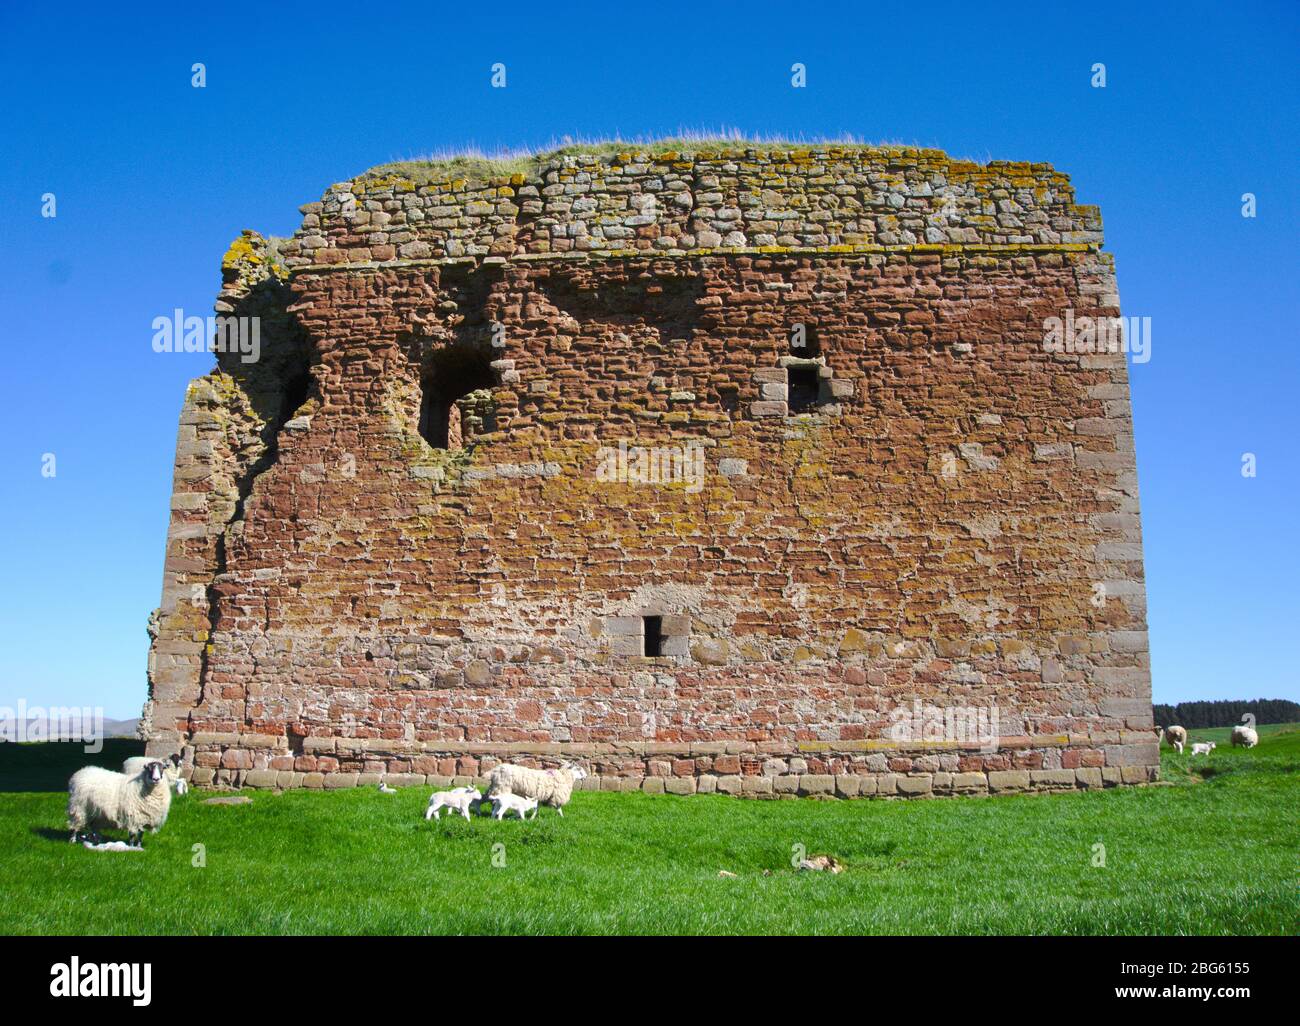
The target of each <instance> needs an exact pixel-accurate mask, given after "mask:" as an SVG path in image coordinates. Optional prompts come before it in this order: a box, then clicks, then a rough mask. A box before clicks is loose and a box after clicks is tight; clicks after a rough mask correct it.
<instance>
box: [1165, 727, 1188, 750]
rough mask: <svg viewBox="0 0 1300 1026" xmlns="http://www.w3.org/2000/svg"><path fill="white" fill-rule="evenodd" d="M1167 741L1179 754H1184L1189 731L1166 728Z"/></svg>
mask: <svg viewBox="0 0 1300 1026" xmlns="http://www.w3.org/2000/svg"><path fill="white" fill-rule="evenodd" d="M1165 740H1166V741H1168V742H1169V743H1170V744H1171V745H1172V746H1173V747H1174V748H1176V749H1178V754H1179V755H1182V754H1183V745H1185V744H1187V731H1186V730H1185V729H1183V728H1182V727H1166V728H1165Z"/></svg>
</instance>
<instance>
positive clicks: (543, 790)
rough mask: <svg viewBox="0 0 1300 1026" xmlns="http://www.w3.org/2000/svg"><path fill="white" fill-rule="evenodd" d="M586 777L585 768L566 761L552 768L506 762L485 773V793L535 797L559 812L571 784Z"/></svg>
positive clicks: (570, 790) (491, 795)
mask: <svg viewBox="0 0 1300 1026" xmlns="http://www.w3.org/2000/svg"><path fill="white" fill-rule="evenodd" d="M586 777H587V774H586V771H585V770H583V769H582V768H581V767H579V766H575V765H573V764H572V763H567V762H566V763H565V764H564V765H563V766H561V767H560V768H559V769H552V770H536V769H529V768H528V767H527V766H511V765H510V764H508V763H507V764H505V765H501V766H497V767H495V768H494V769H493V770H492V772H491V773H489V774H488V797H489V798H492V797H494V796H496V795H499V794H516V795H519V796H520V797H521V798H535V799H537V801H538V802H540V803H541V804H542V805H549V806H551V807H552V808H553V809H555V811H556V812H558V813H559V814H560V815H561V816H563V815H564V806H565V805H567V804H568V803H569V798H571V797H572V796H573V785H574V784H576V783H577V782H578V781H579V780H585V779H586Z"/></svg>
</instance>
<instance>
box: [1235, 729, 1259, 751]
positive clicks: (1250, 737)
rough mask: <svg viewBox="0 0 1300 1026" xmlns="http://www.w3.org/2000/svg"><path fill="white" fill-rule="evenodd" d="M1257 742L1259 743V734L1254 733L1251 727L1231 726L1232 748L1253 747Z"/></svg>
mask: <svg viewBox="0 0 1300 1026" xmlns="http://www.w3.org/2000/svg"><path fill="white" fill-rule="evenodd" d="M1257 744H1259V735H1258V734H1257V733H1255V729H1254V728H1253V727H1233V728H1232V747H1233V748H1254V747H1255V746H1256V745H1257Z"/></svg>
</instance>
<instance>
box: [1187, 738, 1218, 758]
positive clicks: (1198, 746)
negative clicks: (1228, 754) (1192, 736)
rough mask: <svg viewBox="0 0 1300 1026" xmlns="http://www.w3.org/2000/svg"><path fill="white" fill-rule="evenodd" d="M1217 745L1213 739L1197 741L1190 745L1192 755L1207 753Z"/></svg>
mask: <svg viewBox="0 0 1300 1026" xmlns="http://www.w3.org/2000/svg"><path fill="white" fill-rule="evenodd" d="M1216 747H1217V745H1216V744H1215V742H1213V741H1197V742H1195V743H1194V744H1193V745H1192V754H1193V755H1209V754H1210V753H1211V752H1212V751H1214V749H1215V748H1216Z"/></svg>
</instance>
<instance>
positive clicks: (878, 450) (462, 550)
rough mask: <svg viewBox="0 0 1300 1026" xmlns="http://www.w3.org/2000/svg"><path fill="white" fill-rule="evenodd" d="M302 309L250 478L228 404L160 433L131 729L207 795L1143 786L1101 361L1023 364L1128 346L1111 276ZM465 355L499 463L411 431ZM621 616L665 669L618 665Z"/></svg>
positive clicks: (323, 300)
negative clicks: (798, 363) (1109, 338)
mask: <svg viewBox="0 0 1300 1026" xmlns="http://www.w3.org/2000/svg"><path fill="white" fill-rule="evenodd" d="M290 286H291V289H292V295H293V303H292V308H291V309H292V312H293V314H294V315H295V316H296V321H297V326H298V327H299V328H300V329H301V332H302V335H303V336H304V337H305V338H306V339H307V340H308V343H309V349H310V352H311V354H312V355H311V364H312V366H311V379H312V387H311V393H310V398H309V401H308V402H307V404H306V405H305V406H303V407H302V408H300V409H298V410H297V411H294V412H296V413H297V416H296V417H294V419H292V420H290V421H289V422H288V423H287V424H285V425H284V426H283V427H282V428H280V430H279V431H278V432H276V433H275V437H274V438H273V440H272V442H271V443H270V444H269V445H268V444H267V443H266V442H265V441H260V442H258V443H257V444H256V445H254V444H252V443H249V442H248V438H249V436H250V435H251V434H255V432H252V431H251V430H250V429H248V428H247V427H245V428H243V429H242V430H241V429H240V428H239V427H238V418H232V417H231V415H230V413H229V411H230V410H231V409H232V408H237V407H238V405H239V404H238V402H236V401H235V400H234V399H232V398H231V396H232V395H236V396H237V395H239V394H240V389H239V388H237V387H236V388H233V389H230V388H227V389H226V392H225V395H224V396H223V395H222V394H221V393H222V389H221V388H220V387H217V386H219V385H220V384H221V382H222V381H223V380H224V379H222V378H220V376H218V378H217V379H215V381H216V385H200V386H199V387H198V389H196V390H192V392H191V396H190V399H189V401H188V402H187V408H186V414H185V416H184V417H183V427H182V445H181V447H180V448H179V449H178V473H177V495H176V497H175V499H174V501H173V508H174V516H173V527H172V535H171V539H170V541H169V561H168V578H167V584H166V589H165V594H164V607H163V609H162V610H160V614H159V616H158V617H157V618H156V620H157V621H158V622H159V623H161V624H162V630H161V633H160V636H159V639H158V640H157V641H156V642H155V647H154V657H153V658H154V661H155V662H154V665H153V667H152V670H151V675H152V681H153V685H154V687H153V692H154V693H153V698H154V706H153V709H152V721H151V730H152V731H153V740H154V748H155V749H156V750H161V749H162V748H168V749H174V748H175V747H176V746H177V745H178V744H183V745H186V746H187V750H188V751H192V757H193V765H194V775H195V778H196V779H198V780H199V781H200V782H212V781H215V782H218V783H230V784H236V783H243V784H250V785H254V786H272V785H274V786H297V785H307V786H321V785H322V784H324V785H326V786H335V785H339V784H344V785H345V784H351V783H357V782H366V781H369V780H371V779H377V776H376V775H377V774H381V773H383V774H388V775H390V776H396V777H397V779H398V780H399V782H400V781H411V782H414V781H416V780H417V779H418V780H419V781H420V782H430V781H431V782H441V781H442V780H443V778H452V777H458V776H464V777H469V776H475V775H479V774H481V773H482V772H484V771H485V769H486V768H487V766H488V765H490V763H491V762H492V761H493V760H497V759H502V758H512V759H520V758H529V757H536V758H542V757H558V756H561V755H564V756H575V757H581V758H583V759H584V760H586V761H587V762H588V764H589V765H590V766H591V768H592V769H594V770H595V772H596V774H597V776H596V778H595V782H594V784H593V786H603V787H609V788H622V787H644V788H646V789H647V790H660V789H664V788H665V787H666V788H667V789H669V790H676V791H693V790H696V789H700V790H714V789H721V790H725V791H732V792H737V793H742V792H743V793H755V794H764V793H782V792H788V793H794V792H816V791H831V790H834V791H838V792H839V793H841V794H859V793H867V794H875V793H882V794H896V793H897V794H927V793H947V792H962V791H984V790H989V789H992V790H995V791H996V790H1013V789H1021V788H1026V787H1045V788H1050V787H1075V786H1102V785H1103V784H1104V783H1112V782H1120V781H1124V782H1135V781H1145V780H1148V779H1151V778H1153V776H1154V772H1155V766H1156V765H1157V763H1158V758H1157V754H1156V749H1155V746H1154V742H1153V740H1152V739H1151V734H1150V731H1149V729H1147V728H1149V726H1150V722H1151V716H1150V682H1149V671H1148V663H1147V655H1146V634H1145V609H1144V607H1145V601H1144V593H1143V589H1142V583H1141V582H1142V563H1141V547H1140V534H1139V522H1138V505H1137V485H1136V478H1135V471H1134V456H1133V444H1132V433H1131V423H1130V419H1129V413H1128V386H1127V376H1126V369H1125V362H1124V357H1123V355H1122V354H1103V355H1091V356H1089V355H1070V354H1053V353H1048V352H1046V351H1044V347H1043V322H1044V320H1045V319H1046V318H1049V317H1052V316H1059V315H1060V314H1061V311H1062V310H1063V309H1065V308H1072V309H1074V310H1075V311H1076V312H1078V313H1080V314H1085V313H1086V314H1089V315H1093V316H1104V315H1117V314H1118V313H1119V311H1118V308H1117V306H1116V302H1117V300H1116V298H1115V286H1114V279H1113V274H1112V271H1111V268H1110V263H1109V258H1108V257H1107V256H1105V255H1104V254H1100V253H1098V252H1096V251H1095V250H1092V249H1087V250H1083V251H1079V250H1070V249H1068V248H1067V249H1055V250H1054V249H1052V248H1051V247H1045V246H1038V247H1028V246H1026V247H1008V248H1006V249H1005V250H998V249H997V248H996V247H993V248H984V249H980V250H978V251H977V250H962V249H961V248H959V247H949V248H948V249H946V250H935V251H924V250H920V249H916V248H910V249H903V250H899V251H893V252H879V253H859V254H851V253H850V254H835V253H819V254H812V253H805V254H793V253H784V254H783V253H774V254H770V255H767V254H757V253H737V254H729V255H728V254H712V255H701V256H697V257H693V258H692V259H689V260H683V259H667V258H659V259H656V258H654V257H653V256H649V255H647V256H643V257H633V256H610V257H603V258H593V259H588V260H584V261H581V262H572V261H558V260H551V261H547V260H532V261H508V262H490V263H486V264H477V263H474V262H469V263H468V264H461V263H441V264H437V263H427V262H426V263H423V264H421V265H418V266H400V265H398V266H389V267H374V268H340V269H329V268H324V267H321V268H303V269H299V270H298V271H297V272H296V273H295V274H294V276H293V277H292V279H291V281H290ZM494 322H495V323H497V324H500V325H503V326H504V331H503V332H499V333H498V340H499V341H501V342H502V343H503V344H502V345H500V346H499V347H495V348H492V347H491V341H490V329H491V325H492V324H493V323H494ZM796 322H797V323H803V324H807V325H810V326H813V328H814V331H815V338H816V342H817V345H818V346H819V349H820V355H819V357H818V360H819V362H820V363H821V364H823V365H824V367H825V368H826V369H825V370H824V371H822V372H821V373H822V376H823V390H822V399H823V401H822V402H821V404H820V405H819V406H818V407H817V408H816V409H815V410H814V411H813V412H812V413H810V414H805V415H803V416H791V415H789V412H788V410H787V408H786V407H785V404H784V403H783V402H782V401H781V398H780V396H781V389H782V387H783V386H782V384H781V382H783V381H784V377H785V373H786V371H785V367H784V366H783V364H785V363H789V362H790V361H789V359H788V358H789V357H790V355H791V352H792V351H791V349H790V347H789V344H788V341H787V339H788V332H789V327H790V325H792V324H794V323H796ZM295 330H296V329H295ZM453 341H459V343H460V344H462V345H469V346H471V347H473V346H481V347H485V348H484V350H483V351H484V352H486V353H487V354H488V355H489V356H490V358H491V359H492V360H493V364H492V366H493V370H494V373H495V376H496V382H497V383H496V386H495V387H494V388H493V390H492V396H493V399H494V401H495V403H496V410H497V415H496V423H495V428H496V429H495V430H494V431H492V432H491V433H488V434H486V435H481V436H479V437H478V439H477V440H476V444H475V445H474V446H473V447H472V449H471V450H470V451H468V452H466V453H461V454H448V453H440V452H435V451H434V450H432V449H430V448H429V446H428V445H427V443H425V442H424V441H423V439H421V438H420V437H419V435H418V433H417V430H416V427H417V425H416V421H417V418H418V415H419V408H420V379H421V367H422V366H425V365H427V360H428V359H429V357H430V354H432V353H434V352H436V351H438V350H439V349H441V348H443V347H445V346H446V345H448V344H451V343H452V342H453ZM773 386H775V388H773ZM209 391H211V393H212V394H211V395H209V394H208V393H209ZM288 412H289V411H286V415H287V413H288ZM187 422H188V426H192V427H194V429H195V436H194V443H193V444H192V445H191V444H190V443H189V436H188V435H187V433H186V426H187ZM254 426H256V422H255V425H254ZM265 434H266V432H265V431H263V433H262V435H257V438H258V439H262V438H263V436H264V435H265ZM241 439H242V443H241ZM620 441H626V442H627V444H628V445H636V446H682V445H685V444H687V443H692V444H698V445H699V446H701V447H702V448H703V451H704V471H705V475H704V479H703V482H702V487H701V488H700V489H699V490H698V491H696V490H692V489H688V488H686V487H683V486H681V485H671V486H654V485H647V484H632V483H617V482H614V483H611V482H608V481H604V480H599V479H598V474H597V468H598V467H599V466H600V457H599V454H598V449H599V448H600V447H602V446H614V447H616V446H618V444H619V443H620ZM258 445H260V448H258ZM250 446H251V447H250ZM254 450H255V451H254ZM239 453H243V454H244V455H243V461H244V462H243V464H242V465H240V466H238V467H236V468H235V470H234V471H229V469H228V468H229V467H230V465H231V462H232V460H235V459H236V456H237V455H238V454H239ZM254 457H255V458H261V459H263V461H264V466H262V467H260V468H255V469H257V470H258V471H259V472H255V473H249V472H248V467H249V466H251V465H253V464H254V463H255V459H254ZM223 468H225V469H227V471H228V474H227V478H229V480H228V479H227V478H223V476H222V474H221V473H220V471H221V470H222V469H223ZM241 470H242V471H243V477H242V478H241V477H240V471H241ZM235 478H239V481H242V482H243V484H242V489H243V490H244V491H245V492H246V497H245V498H243V500H242V506H241V512H242V517H239V518H238V519H237V520H236V523H235V526H234V529H229V528H227V526H226V525H227V523H228V522H229V520H230V510H229V506H230V498H229V497H230V495H231V494H232V492H233V493H235V494H236V497H238V493H239V492H240V490H241V484H240V483H239V481H234V479H235ZM232 481H234V483H232ZM223 496H224V498H223ZM196 581H197V582H204V581H206V582H207V584H206V586H205V587H203V588H202V589H200V598H199V599H198V600H196V601H195V602H193V603H191V604H189V605H187V599H186V594H187V592H186V589H187V588H189V589H191V591H190V595H191V596H192V595H193V594H194V592H193V590H192V589H193V585H194V583H195V582H196ZM646 614H658V615H663V616H664V617H665V633H666V634H667V635H669V637H668V639H667V642H666V651H668V652H670V653H671V654H668V655H665V656H664V657H661V658H657V659H648V658H645V657H642V656H638V655H635V654H633V653H634V652H636V651H639V639H638V636H637V635H636V634H635V633H629V632H635V631H636V630H637V629H638V628H639V623H640V621H639V618H640V617H641V616H642V615H646ZM159 660H161V661H162V662H161V663H160V662H158V661H159ZM918 699H919V700H921V701H925V702H929V703H934V704H936V705H939V706H963V707H981V708H996V709H997V715H998V723H999V731H998V733H999V741H998V743H997V745H996V746H986V747H988V748H989V750H984V751H981V750H979V746H974V745H969V744H966V745H963V744H952V743H943V742H933V743H916V744H899V743H897V742H896V741H891V740H889V737H890V734H889V728H890V725H891V722H892V720H891V715H892V714H894V712H895V711H896V710H897V709H898V708H899V707H900V706H903V707H907V706H910V705H911V704H912V703H913V701H914V700H918Z"/></svg>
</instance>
